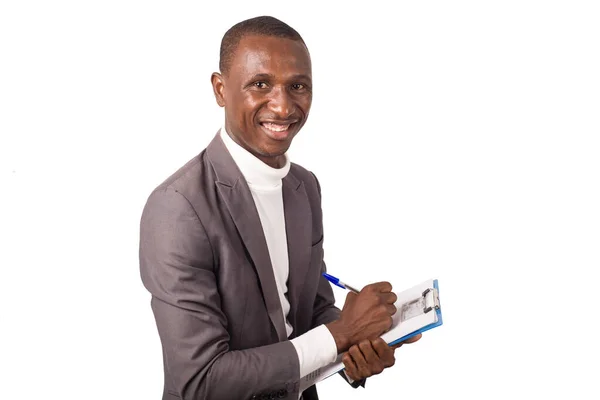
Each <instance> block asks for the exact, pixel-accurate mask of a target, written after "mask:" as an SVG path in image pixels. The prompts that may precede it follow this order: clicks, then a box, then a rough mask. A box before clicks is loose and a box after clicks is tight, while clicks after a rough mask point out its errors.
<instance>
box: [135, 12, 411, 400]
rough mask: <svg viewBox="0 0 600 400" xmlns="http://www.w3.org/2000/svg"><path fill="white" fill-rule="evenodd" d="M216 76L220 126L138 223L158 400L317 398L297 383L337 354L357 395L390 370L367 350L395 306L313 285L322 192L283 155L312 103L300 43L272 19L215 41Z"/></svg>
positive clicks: (384, 290) (318, 273) (372, 289)
mask: <svg viewBox="0 0 600 400" xmlns="http://www.w3.org/2000/svg"><path fill="white" fill-rule="evenodd" d="M219 68H220V73H214V74H213V75H212V78H211V79H212V86H213V89H214V94H215V97H216V100H217V103H218V105H219V106H221V107H224V109H225V123H224V126H223V128H222V129H220V130H219V132H218V133H217V134H216V136H215V137H214V139H213V140H212V142H211V143H210V144H209V145H208V147H207V148H206V149H204V150H203V151H202V152H201V153H200V154H199V155H198V156H197V157H194V158H193V159H192V160H190V161H189V162H188V163H187V164H186V165H184V166H183V167H182V168H181V169H179V171H177V172H176V173H175V174H173V175H172V176H171V177H170V178H168V179H167V180H166V181H165V182H163V183H162V184H161V185H160V186H158V187H157V188H156V189H155V190H154V191H153V192H152V194H151V195H150V196H149V198H148V201H147V204H146V206H145V208H144V211H143V214H142V219H141V238H140V268H141V276H142V280H143V283H144V285H145V287H146V288H147V289H148V290H149V291H150V293H151V294H152V300H151V305H152V310H153V312H154V316H155V319H156V323H157V327H158V331H159V335H160V339H161V343H162V348H163V363H164V372H165V374H164V393H163V399H164V400H167V399H180V398H181V399H186V400H187V399H210V400H216V399H227V400H231V399H263V398H281V399H294V400H296V399H298V398H303V399H304V400H316V399H318V397H317V392H316V388H315V386H314V385H313V386H310V387H308V388H307V389H306V390H303V391H301V384H300V382H301V379H302V378H303V377H306V376H307V375H309V374H310V373H311V372H313V371H315V370H317V369H318V368H320V367H323V366H325V365H327V364H329V363H331V362H333V361H335V359H336V357H337V356H338V354H342V353H344V355H343V361H344V365H345V371H344V372H343V374H342V376H343V377H344V378H345V379H347V380H348V381H349V382H350V383H351V384H353V386H355V387H356V386H358V385H362V386H364V379H365V378H367V377H369V376H371V375H374V374H376V373H380V372H381V371H382V370H383V368H386V367H389V366H391V365H392V364H393V363H394V349H393V348H390V347H389V346H387V344H386V343H384V342H383V341H382V340H380V339H377V338H378V337H379V336H380V335H381V334H382V333H383V332H385V331H386V330H388V329H389V328H390V326H391V323H392V317H391V316H392V315H393V314H394V313H395V312H396V309H395V307H394V302H395V301H396V295H395V294H394V293H393V292H392V290H391V289H392V287H391V285H390V284H389V283H387V282H379V283H375V284H372V285H368V286H366V287H365V288H363V290H361V292H360V293H358V294H355V293H349V294H348V296H347V298H346V302H345V305H344V307H343V310H341V311H340V310H339V309H338V308H336V307H335V306H334V296H333V292H332V289H331V286H330V285H329V283H328V282H327V281H326V280H325V279H324V278H323V277H322V273H323V272H324V271H325V263H324V262H323V226H322V214H321V204H320V201H321V200H320V199H321V197H320V196H321V193H320V186H319V183H318V181H317V179H316V177H315V176H314V175H313V174H312V173H311V172H309V171H307V170H305V169H303V168H302V167H300V166H298V165H296V164H292V163H291V162H290V160H289V158H288V155H287V153H286V152H287V150H288V148H289V147H290V144H291V142H292V139H293V138H294V136H295V135H296V134H297V133H298V132H299V131H300V129H301V128H302V126H303V125H304V123H305V122H306V118H307V117H308V114H309V110H310V106H311V101H312V80H311V76H312V71H311V61H310V56H309V53H308V50H307V48H306V46H305V44H304V41H303V40H302V38H301V37H300V35H299V34H298V33H297V32H296V31H295V30H294V29H292V28H291V27H289V26H288V25H286V24H284V23H283V22H281V21H279V20H277V19H275V18H272V17H258V18H253V19H250V20H246V21H243V22H241V23H239V24H237V25H235V26H233V27H232V28H231V29H230V30H229V31H228V32H227V33H226V34H225V36H224V37H223V40H222V43H221V51H220V63H219ZM417 339H418V338H417ZM417 339H414V340H417ZM414 340H413V341H414Z"/></svg>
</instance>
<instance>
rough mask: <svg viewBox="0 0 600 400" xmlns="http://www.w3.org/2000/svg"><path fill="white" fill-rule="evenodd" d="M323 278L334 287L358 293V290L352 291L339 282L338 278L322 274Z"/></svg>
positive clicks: (345, 284)
mask: <svg viewBox="0 0 600 400" xmlns="http://www.w3.org/2000/svg"><path fill="white" fill-rule="evenodd" d="M323 276H324V277H325V278H327V280H328V281H329V282H331V283H333V284H334V285H335V286H339V287H341V288H342V289H348V290H350V291H352V292H354V293H358V290H356V289H354V288H353V287H352V286H350V285H348V284H347V283H344V282H342V281H340V280H339V279H338V278H336V277H335V276H333V275H329V274H328V273H325V272H323Z"/></svg>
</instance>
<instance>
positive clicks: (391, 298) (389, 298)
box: [380, 292, 398, 304]
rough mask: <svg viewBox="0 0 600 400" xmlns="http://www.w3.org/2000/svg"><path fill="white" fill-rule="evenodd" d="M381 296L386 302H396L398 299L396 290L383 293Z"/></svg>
mask: <svg viewBox="0 0 600 400" xmlns="http://www.w3.org/2000/svg"><path fill="white" fill-rule="evenodd" d="M380 296H381V297H382V299H383V302H384V303H388V304H394V303H396V301H398V295H397V294H396V293H394V292H389V293H382V294H381V295H380Z"/></svg>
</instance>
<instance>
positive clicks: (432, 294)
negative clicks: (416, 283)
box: [423, 288, 440, 314]
mask: <svg viewBox="0 0 600 400" xmlns="http://www.w3.org/2000/svg"><path fill="white" fill-rule="evenodd" d="M439 308H440V296H439V294H438V291H437V289H436V288H429V289H425V291H423V314H427V313H428V312H429V311H431V310H433V309H436V310H439Z"/></svg>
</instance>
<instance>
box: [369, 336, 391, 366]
mask: <svg viewBox="0 0 600 400" xmlns="http://www.w3.org/2000/svg"><path fill="white" fill-rule="evenodd" d="M372 344H373V350H375V352H376V353H377V356H378V357H379V360H380V362H381V363H382V364H383V367H385V368H387V367H391V366H392V365H394V363H395V362H396V360H395V358H394V350H395V348H394V347H392V346H389V345H388V344H387V343H386V342H385V341H384V340H383V339H381V338H378V339H375V340H373V342H372Z"/></svg>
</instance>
